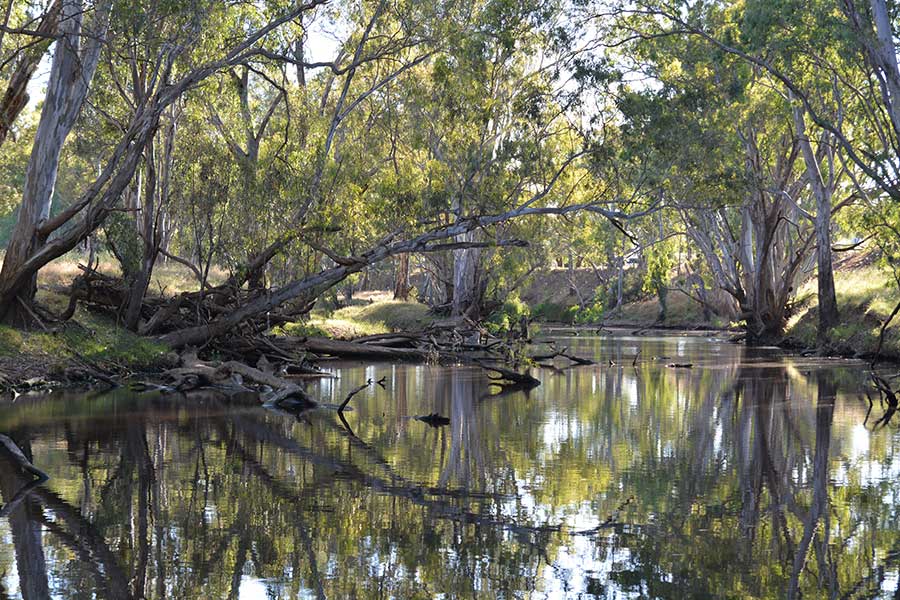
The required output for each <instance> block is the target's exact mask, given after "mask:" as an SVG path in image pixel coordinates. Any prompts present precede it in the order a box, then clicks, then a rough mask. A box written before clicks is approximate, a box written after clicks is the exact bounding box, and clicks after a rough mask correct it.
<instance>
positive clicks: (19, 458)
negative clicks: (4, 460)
mask: <svg viewBox="0 0 900 600" xmlns="http://www.w3.org/2000/svg"><path fill="white" fill-rule="evenodd" d="M0 445H2V446H3V447H4V448H6V451H7V452H9V454H10V458H12V460H13V462H14V463H16V466H18V467H19V468H20V469H21V470H23V471H25V472H26V473H30V474H31V475H34V476H36V477H37V478H38V481H39V482H42V481H47V480H48V479H50V476H49V475H47V474H46V473H44V472H43V471H41V470H40V469H38V468H37V467H36V466H34V465H33V464H31V461H30V460H28V457H27V456H25V453H24V452H22V450H21V449H20V448H19V446H17V445H16V443H15V442H14V441H12V438H10V437H9V436H7V435H3V434H2V433H0Z"/></svg>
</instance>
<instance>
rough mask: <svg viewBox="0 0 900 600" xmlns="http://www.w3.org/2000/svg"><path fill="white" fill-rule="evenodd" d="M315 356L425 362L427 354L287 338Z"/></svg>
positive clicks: (359, 344) (358, 344) (385, 347)
mask: <svg viewBox="0 0 900 600" xmlns="http://www.w3.org/2000/svg"><path fill="white" fill-rule="evenodd" d="M287 339H288V340H290V341H292V342H294V343H295V344H297V345H298V346H302V347H303V348H305V349H307V350H309V351H310V352H314V353H316V354H327V355H329V356H334V357H338V358H372V359H381V360H425V359H426V358H427V357H428V355H429V352H428V351H427V350H422V349H419V348H390V347H387V346H379V345H377V344H361V343H358V342H348V341H344V340H331V339H328V338H316V337H308V338H287Z"/></svg>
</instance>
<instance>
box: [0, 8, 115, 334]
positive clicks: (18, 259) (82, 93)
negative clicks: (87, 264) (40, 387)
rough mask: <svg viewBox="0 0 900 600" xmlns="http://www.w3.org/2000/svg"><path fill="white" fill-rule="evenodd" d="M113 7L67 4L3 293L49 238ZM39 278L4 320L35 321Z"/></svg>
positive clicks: (10, 304) (1, 275)
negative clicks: (63, 158)
mask: <svg viewBox="0 0 900 600" xmlns="http://www.w3.org/2000/svg"><path fill="white" fill-rule="evenodd" d="M111 5H112V2H111V1H109V0H105V1H102V2H99V3H97V4H96V5H95V6H94V7H93V9H92V10H89V7H88V6H86V5H85V4H84V3H83V2H81V1H80V0H62V5H61V8H60V14H59V26H58V27H59V38H58V39H57V42H56V49H55V50H54V53H53V63H52V66H51V68H50V76H49V79H48V80H47V94H46V96H45V98H44V105H43V108H42V110H41V118H40V121H39V123H38V128H37V133H36V134H35V138H34V145H33V147H32V150H31V158H30V159H29V161H28V168H27V170H26V173H25V189H24V190H23V193H22V204H21V206H20V207H19V214H18V218H17V220H16V226H15V228H14V229H13V233H12V237H11V238H10V242H9V245H8V246H7V248H6V256H5V257H4V260H3V268H2V271H0V290H3V291H4V292H6V291H8V290H10V289H11V288H12V287H13V286H15V285H16V284H17V283H19V282H17V281H14V278H13V275H14V274H15V273H16V272H17V271H18V270H19V269H20V268H21V267H22V264H23V263H24V262H25V260H26V259H27V258H28V257H29V256H30V255H31V254H32V253H33V252H34V249H35V248H37V247H39V246H40V245H42V244H43V243H44V241H45V240H46V237H45V236H44V235H43V234H42V233H41V232H40V227H41V226H42V225H43V224H44V223H46V222H47V220H48V219H49V217H50V207H51V204H52V200H53V191H54V188H55V186H56V176H57V172H58V167H59V155H60V152H61V151H62V147H63V144H64V143H65V141H66V138H67V137H68V135H69V133H70V132H71V130H72V127H73V126H74V125H75V120H76V119H77V118H78V115H79V113H80V112H81V107H82V105H83V104H84V101H85V98H86V97H87V94H88V90H89V88H90V84H91V79H92V78H93V76H94V71H95V69H96V68H97V62H98V61H99V60H100V50H101V47H102V44H103V41H104V37H105V36H106V31H107V27H108V23H109V11H110V8H111ZM35 275H36V274H33V275H32V276H31V277H30V278H29V280H28V281H24V282H21V283H22V284H23V285H22V287H21V288H20V289H19V290H17V293H16V296H15V299H14V301H7V302H5V303H4V305H3V306H2V307H0V310H2V319H3V320H4V321H5V322H7V323H11V324H22V323H27V322H28V321H30V319H31V317H30V316H29V312H28V311H29V310H30V309H28V308H27V306H28V305H30V304H31V303H32V302H33V300H34V294H35V292H36V291H37V282H36V278H35Z"/></svg>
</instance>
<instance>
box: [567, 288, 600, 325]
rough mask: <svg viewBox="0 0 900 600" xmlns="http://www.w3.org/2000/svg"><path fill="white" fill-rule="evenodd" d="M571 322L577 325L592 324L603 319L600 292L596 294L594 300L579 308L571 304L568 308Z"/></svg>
mask: <svg viewBox="0 0 900 600" xmlns="http://www.w3.org/2000/svg"><path fill="white" fill-rule="evenodd" d="M569 311H570V313H571V315H572V322H574V323H575V324H577V325H592V324H596V323H600V322H602V321H603V301H602V299H601V296H600V294H596V295H595V297H594V300H593V301H592V302H591V303H590V304H588V305H587V306H585V307H583V308H581V307H578V306H572V307H570V308H569Z"/></svg>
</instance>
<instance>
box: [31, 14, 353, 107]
mask: <svg viewBox="0 0 900 600" xmlns="http://www.w3.org/2000/svg"><path fill="white" fill-rule="evenodd" d="M342 30H343V27H341V24H337V25H335V24H334V23H329V22H327V19H324V18H319V19H316V20H314V21H313V23H312V25H311V26H310V28H309V31H308V33H307V42H306V60H307V61H309V62H321V61H328V60H332V59H333V58H334V57H335V55H336V54H337V50H338V48H339V46H340V39H339V38H340V36H342V35H344V31H342ZM54 47H55V44H54V45H52V46H50V49H49V50H48V51H47V52H46V53H45V54H44V57H43V58H42V59H41V62H40V64H39V65H38V68H37V71H35V74H34V76H33V77H32V78H31V81H30V82H29V84H28V109H29V110H33V109H34V108H36V107H37V106H38V104H39V103H40V102H41V101H43V99H44V95H45V93H46V88H47V80H48V79H49V77H50V66H51V61H52V58H53V51H54ZM287 71H288V77H290V78H293V76H294V71H293V69H288V70H287Z"/></svg>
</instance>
